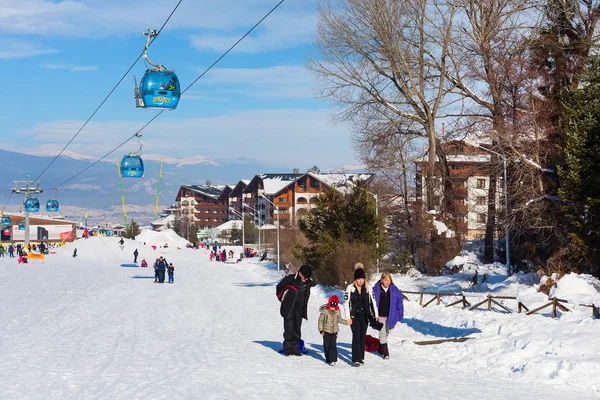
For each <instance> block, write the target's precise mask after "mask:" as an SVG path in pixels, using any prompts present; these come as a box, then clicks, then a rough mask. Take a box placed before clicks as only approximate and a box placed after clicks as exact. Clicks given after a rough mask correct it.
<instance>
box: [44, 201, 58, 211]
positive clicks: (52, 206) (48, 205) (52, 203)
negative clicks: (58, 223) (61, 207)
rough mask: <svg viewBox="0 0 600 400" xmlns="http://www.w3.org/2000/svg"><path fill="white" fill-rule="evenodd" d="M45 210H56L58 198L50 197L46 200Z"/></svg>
mask: <svg viewBox="0 0 600 400" xmlns="http://www.w3.org/2000/svg"><path fill="white" fill-rule="evenodd" d="M46 211H47V212H57V211H58V200H56V199H50V200H48V201H47V202H46Z"/></svg>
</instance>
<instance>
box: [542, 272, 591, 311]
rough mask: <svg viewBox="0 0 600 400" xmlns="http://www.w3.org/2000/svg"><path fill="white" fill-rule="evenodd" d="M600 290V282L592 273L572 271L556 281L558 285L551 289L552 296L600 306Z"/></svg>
mask: <svg viewBox="0 0 600 400" xmlns="http://www.w3.org/2000/svg"><path fill="white" fill-rule="evenodd" d="M599 292H600V284H599V283H598V280H597V279H595V278H593V277H592V276H591V275H578V274H574V273H570V274H567V275H565V276H563V277H562V278H561V279H560V280H559V281H558V282H557V283H556V286H555V287H553V288H552V289H551V290H550V296H551V297H558V298H559V299H564V300H568V301H569V303H576V304H595V305H597V306H600V293H599Z"/></svg>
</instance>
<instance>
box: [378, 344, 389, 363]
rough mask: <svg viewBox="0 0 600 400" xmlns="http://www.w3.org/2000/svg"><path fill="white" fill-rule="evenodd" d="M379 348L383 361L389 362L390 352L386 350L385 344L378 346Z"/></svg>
mask: <svg viewBox="0 0 600 400" xmlns="http://www.w3.org/2000/svg"><path fill="white" fill-rule="evenodd" d="M379 348H380V349H381V355H382V356H383V359H384V360H389V359H390V352H389V350H388V345H387V343H386V344H382V345H380V346H379Z"/></svg>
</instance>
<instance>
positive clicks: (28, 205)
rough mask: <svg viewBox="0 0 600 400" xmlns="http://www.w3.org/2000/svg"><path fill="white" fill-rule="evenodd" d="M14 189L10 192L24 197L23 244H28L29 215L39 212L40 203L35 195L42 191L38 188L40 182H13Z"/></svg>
mask: <svg viewBox="0 0 600 400" xmlns="http://www.w3.org/2000/svg"><path fill="white" fill-rule="evenodd" d="M14 182H15V188H14V189H13V190H12V192H13V193H15V194H23V195H25V201H24V202H23V205H24V207H25V227H24V228H25V244H29V241H30V235H29V233H30V232H29V213H30V212H38V211H39V210H40V201H39V200H38V198H37V195H38V194H40V193H42V192H43V191H44V190H43V189H42V188H40V185H41V184H42V182H41V181H14Z"/></svg>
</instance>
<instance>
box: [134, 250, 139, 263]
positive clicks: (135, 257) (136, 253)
mask: <svg viewBox="0 0 600 400" xmlns="http://www.w3.org/2000/svg"><path fill="white" fill-rule="evenodd" d="M138 254H139V253H138V251H137V249H135V251H134V252H133V263H134V264H137V258H138Z"/></svg>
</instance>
